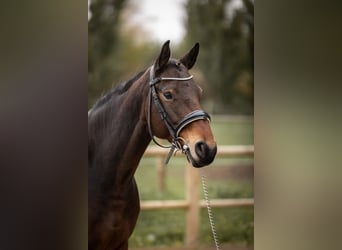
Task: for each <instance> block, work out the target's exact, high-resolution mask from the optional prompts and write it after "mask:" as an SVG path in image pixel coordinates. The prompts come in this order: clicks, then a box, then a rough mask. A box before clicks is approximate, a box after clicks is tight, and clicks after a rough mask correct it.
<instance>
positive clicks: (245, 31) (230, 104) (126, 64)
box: [88, 0, 254, 115]
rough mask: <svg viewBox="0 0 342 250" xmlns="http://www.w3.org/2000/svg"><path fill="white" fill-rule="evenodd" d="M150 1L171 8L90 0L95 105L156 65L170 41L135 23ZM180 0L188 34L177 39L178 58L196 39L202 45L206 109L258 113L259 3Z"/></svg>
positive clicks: (199, 74)
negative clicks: (256, 21)
mask: <svg viewBox="0 0 342 250" xmlns="http://www.w3.org/2000/svg"><path fill="white" fill-rule="evenodd" d="M148 2H149V3H150V4H151V3H152V5H151V7H150V8H156V9H155V10H154V12H155V13H156V12H160V11H164V12H165V10H163V9H160V8H161V7H160V5H158V6H159V7H158V6H157V3H160V1H155V2H153V1H151V0H144V1H135V0H109V1H108V0H89V6H90V7H89V10H90V15H89V16H88V18H89V21H88V106H89V107H91V106H92V105H93V104H94V102H95V101H96V100H97V99H98V98H99V96H101V94H103V93H105V92H106V91H108V90H109V89H110V88H112V87H113V86H115V85H116V84H119V83H120V82H122V81H125V80H128V79H129V78H130V77H131V76H133V75H134V74H135V73H137V72H139V71H140V70H143V69H144V68H146V67H148V66H150V65H151V64H152V63H153V62H154V60H155V59H156V57H157V55H158V54H159V51H160V48H161V45H162V44H163V43H164V42H165V40H167V39H165V40H164V41H160V40H156V39H155V38H154V37H153V36H152V34H151V33H150V32H148V31H146V28H145V26H144V23H145V22H147V21H148V20H140V22H135V23H133V22H132V20H133V19H134V18H136V16H137V15H138V14H139V11H141V10H142V5H143V4H147V3H148ZM180 3H181V5H180V7H179V8H181V9H182V11H183V13H184V15H185V17H184V18H182V19H181V20H177V21H178V22H180V23H181V24H183V28H184V31H185V34H184V37H182V39H181V40H180V41H171V51H172V56H173V57H174V58H177V57H180V56H182V55H183V54H185V53H186V52H187V51H188V50H189V49H190V48H191V47H192V46H193V45H194V44H195V42H199V43H200V45H201V47H200V54H199V57H198V61H197V64H196V65H195V67H194V69H193V70H192V74H194V76H195V80H196V81H197V82H198V83H199V84H200V85H201V86H202V88H203V89H204V92H205V96H204V99H203V105H204V108H205V109H206V110H207V111H209V112H210V113H212V114H213V113H220V114H222V113H224V114H227V113H228V114H249V115H251V114H253V107H254V97H253V96H254V80H253V73H254V56H253V55H254V2H253V1H250V0H222V1H216V0H210V1H201V0H183V1H177V5H179V4H180ZM153 4H154V5H153ZM174 4H175V5H176V2H175V3H174ZM154 6H155V7H154ZM166 11H168V10H166ZM170 11H171V10H170ZM175 14H176V13H175ZM175 18H179V17H177V16H175ZM157 21H158V20H156V21H155V22H157ZM164 30H167V31H168V32H169V33H170V37H171V36H172V34H173V32H176V29H174V28H173V26H168V27H164Z"/></svg>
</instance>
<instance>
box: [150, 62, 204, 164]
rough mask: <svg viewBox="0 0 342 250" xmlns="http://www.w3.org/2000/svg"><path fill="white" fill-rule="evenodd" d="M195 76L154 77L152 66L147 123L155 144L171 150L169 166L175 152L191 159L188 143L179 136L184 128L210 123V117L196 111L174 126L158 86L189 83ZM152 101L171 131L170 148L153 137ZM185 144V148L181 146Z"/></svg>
mask: <svg viewBox="0 0 342 250" xmlns="http://www.w3.org/2000/svg"><path fill="white" fill-rule="evenodd" d="M192 78H193V76H192V75H190V76H188V77H184V78H178V77H155V75H154V65H152V66H151V68H150V83H149V85H150V90H149V102H148V115H147V116H148V118H147V120H148V121H147V123H148V131H149V133H150V136H151V138H152V140H153V142H154V143H155V144H157V145H158V146H160V147H163V148H170V152H169V154H168V156H167V158H166V161H165V163H166V164H167V163H168V162H169V160H170V158H171V156H172V154H173V152H174V151H175V150H177V151H178V150H181V151H182V152H183V153H184V154H186V155H187V157H188V159H191V158H192V157H191V155H189V154H190V152H189V146H188V145H187V144H186V141H185V139H184V138H182V137H180V136H179V134H180V132H181V131H182V129H183V128H184V127H186V126H187V125H189V124H190V123H192V122H194V121H197V120H208V121H209V122H210V116H209V114H208V113H207V112H205V111H203V110H195V111H192V112H190V113H189V114H187V115H186V116H185V117H184V118H183V119H182V120H181V121H179V122H178V124H177V125H176V126H174V125H173V122H172V121H170V119H169V117H168V114H167V112H166V111H165V109H164V106H163V104H162V103H161V101H160V99H159V97H158V93H157V89H156V84H157V83H159V82H161V81H188V80H190V79H192ZM152 99H153V102H154V104H155V107H156V109H157V111H158V113H159V114H160V117H161V119H162V120H163V122H164V123H165V125H166V127H167V129H168V130H169V133H170V135H171V138H172V140H171V145H170V146H164V145H162V144H160V143H159V142H158V141H157V140H156V139H155V138H154V135H153V132H152V126H151V109H152V104H151V103H152ZM181 142H183V143H184V144H183V146H182V144H181Z"/></svg>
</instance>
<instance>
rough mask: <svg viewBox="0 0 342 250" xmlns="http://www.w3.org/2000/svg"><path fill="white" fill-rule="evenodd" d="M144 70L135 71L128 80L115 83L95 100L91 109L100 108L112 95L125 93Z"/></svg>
mask: <svg viewBox="0 0 342 250" xmlns="http://www.w3.org/2000/svg"><path fill="white" fill-rule="evenodd" d="M145 71H146V69H144V70H142V71H140V72H139V73H137V74H136V75H135V76H133V77H132V78H131V79H129V80H128V81H126V82H123V83H120V84H118V85H116V86H115V87H113V88H112V89H111V90H110V91H109V92H108V93H106V94H105V95H102V96H101V97H100V98H99V99H98V100H97V101H96V103H95V104H94V106H93V107H92V110H95V109H97V108H100V107H101V106H103V105H104V104H106V103H107V102H108V101H109V100H111V99H112V97H114V96H120V95H122V94H124V93H126V92H127V91H128V90H129V89H130V88H131V86H132V85H133V84H134V83H135V82H136V81H137V80H138V79H139V78H140V77H141V76H142V75H143V74H144V72H145Z"/></svg>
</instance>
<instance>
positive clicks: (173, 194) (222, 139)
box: [130, 117, 254, 247]
mask: <svg viewBox="0 0 342 250" xmlns="http://www.w3.org/2000/svg"><path fill="white" fill-rule="evenodd" d="M253 126H254V124H253V120H252V119H239V120H233V119H215V117H214V119H213V122H212V129H213V133H214V136H215V138H216V140H217V143H218V144H219V145H252V144H253V143H254V142H253ZM155 165H156V159H154V158H143V159H142V160H141V163H140V166H139V167H138V169H137V172H136V175H135V177H136V180H137V183H138V187H139V193H140V198H141V200H172V199H184V198H185V180H184V175H185V171H184V170H185V167H186V166H187V161H186V159H185V158H184V157H177V158H175V157H174V158H171V160H170V163H169V165H168V166H167V167H166V168H167V178H166V184H167V185H166V189H165V190H164V191H161V190H159V188H158V179H157V171H156V168H155ZM252 165H253V159H251V158H234V159H232V158H221V159H216V160H215V161H214V163H213V164H212V165H211V166H210V167H207V168H205V172H206V173H207V186H208V191H209V197H210V198H211V199H215V198H252V197H254V191H253V184H254V183H253V176H251V174H249V177H246V176H245V175H244V174H242V177H240V178H237V177H236V171H237V170H238V171H242V173H246V171H247V170H248V171H249V172H250V171H251V169H252V167H251V166H252ZM234 171H235V172H234ZM248 171H247V173H248ZM231 173H235V175H234V174H233V175H232V174H231ZM199 193H200V194H201V198H202V199H203V192H202V188H201V187H200V186H199ZM213 215H214V220H215V223H216V228H217V233H218V237H219V239H220V242H222V243H224V242H231V243H247V244H253V242H254V235H253V231H254V223H253V221H254V210H253V207H241V208H215V209H213ZM200 216H201V226H200V240H201V244H203V245H212V244H213V239H212V234H211V229H210V226H209V221H208V215H207V211H206V209H202V210H201V215H200ZM184 230H185V210H183V209H173V210H162V211H141V212H140V215H139V219H138V222H137V226H136V228H135V231H134V233H133V235H132V237H131V238H130V247H148V246H171V247H177V246H182V245H183V244H184Z"/></svg>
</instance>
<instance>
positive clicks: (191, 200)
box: [141, 145, 254, 247]
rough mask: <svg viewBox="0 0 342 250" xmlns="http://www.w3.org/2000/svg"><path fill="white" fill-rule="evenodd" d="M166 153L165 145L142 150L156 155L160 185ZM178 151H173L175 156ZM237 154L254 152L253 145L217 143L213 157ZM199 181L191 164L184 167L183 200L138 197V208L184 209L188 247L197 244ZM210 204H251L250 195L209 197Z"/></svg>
mask: <svg viewBox="0 0 342 250" xmlns="http://www.w3.org/2000/svg"><path fill="white" fill-rule="evenodd" d="M167 154H168V150H167V149H163V148H159V147H157V146H150V147H148V149H147V150H146V152H145V155H144V156H145V157H156V158H157V159H158V161H157V164H156V165H157V166H156V167H157V172H158V176H159V178H158V181H159V183H158V185H159V188H160V189H164V188H165V185H166V184H165V174H166V172H165V165H164V159H165V157H166V155H167ZM179 155H181V154H177V155H176V156H179ZM240 156H248V157H253V156H254V146H252V145H248V146H218V150H217V154H216V158H223V157H240ZM199 182H200V174H199V171H198V169H196V168H193V167H187V168H186V174H185V183H186V189H185V197H186V198H185V200H168V201H152V200H151V201H141V209H142V210H153V209H157V210H159V209H174V208H180V209H186V232H185V244H186V246H188V247H194V246H197V245H198V242H199V241H198V239H199V226H200V222H199V218H200V209H201V208H205V207H206V202H205V201H204V200H200V196H199V189H198V186H199ZM210 204H211V207H213V208H214V207H243V206H254V199H211V200H210Z"/></svg>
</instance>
